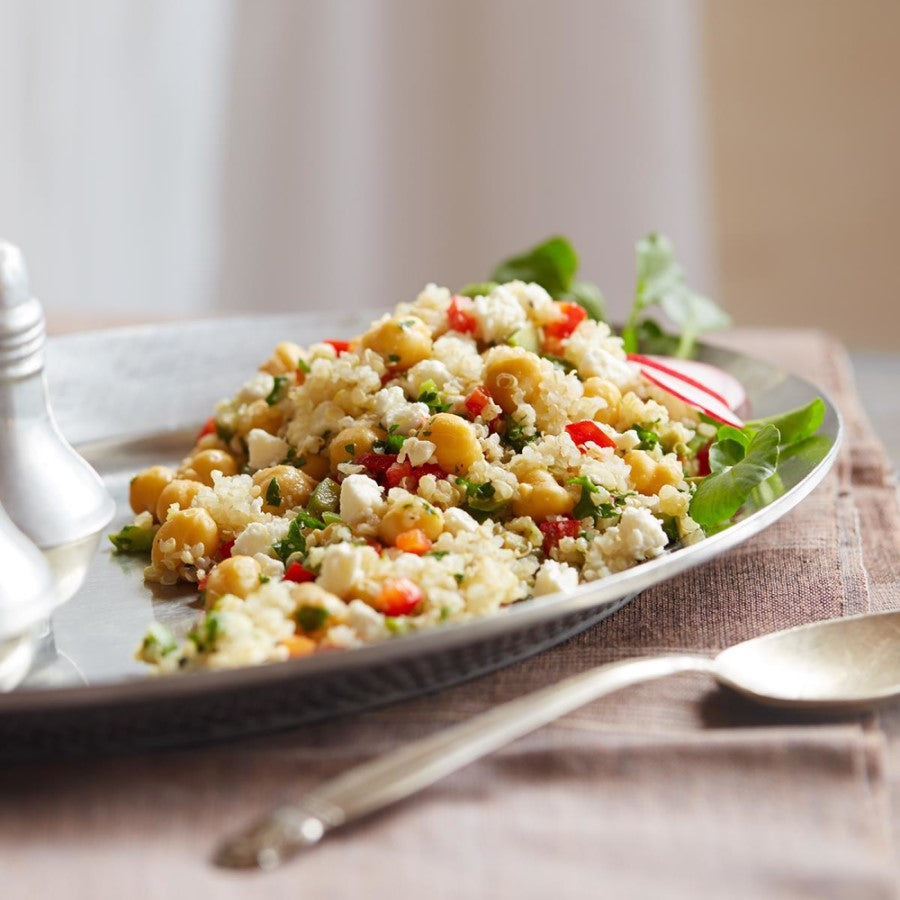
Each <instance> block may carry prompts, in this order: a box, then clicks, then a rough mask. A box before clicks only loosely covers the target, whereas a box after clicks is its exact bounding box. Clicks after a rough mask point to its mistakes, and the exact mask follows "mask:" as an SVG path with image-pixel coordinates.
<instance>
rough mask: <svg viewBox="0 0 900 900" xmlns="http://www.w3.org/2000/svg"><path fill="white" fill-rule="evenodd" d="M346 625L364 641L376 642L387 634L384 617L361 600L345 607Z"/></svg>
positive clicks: (353, 601)
mask: <svg viewBox="0 0 900 900" xmlns="http://www.w3.org/2000/svg"><path fill="white" fill-rule="evenodd" d="M347 624H348V625H349V626H350V627H351V628H352V629H353V630H354V631H355V632H356V633H357V634H358V635H359V636H360V637H361V638H362V639H363V640H364V641H377V640H378V639H379V638H383V637H387V635H388V634H389V632H388V630H387V628H386V627H385V624H384V616H383V615H382V614H381V613H380V612H378V611H377V610H374V609H372V607H371V606H369V604H368V603H363V601H362V600H351V601H350V603H349V605H348V606H347Z"/></svg>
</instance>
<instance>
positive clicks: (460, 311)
mask: <svg viewBox="0 0 900 900" xmlns="http://www.w3.org/2000/svg"><path fill="white" fill-rule="evenodd" d="M462 303H463V299H462V298H461V297H453V299H452V300H451V301H450V308H449V309H448V310H447V320H448V321H449V322H450V327H451V328H452V329H453V330H454V331H459V332H461V333H462V334H474V332H475V329H476V328H478V320H477V319H476V318H475V316H473V315H472V313H470V312H469V310H467V309H466V308H465V307H464V306H463V305H462Z"/></svg>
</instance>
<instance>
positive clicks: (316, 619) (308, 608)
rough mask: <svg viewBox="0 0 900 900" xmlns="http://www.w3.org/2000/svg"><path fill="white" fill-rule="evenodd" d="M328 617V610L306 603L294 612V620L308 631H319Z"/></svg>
mask: <svg viewBox="0 0 900 900" xmlns="http://www.w3.org/2000/svg"><path fill="white" fill-rule="evenodd" d="M327 619H328V610H327V609H323V608H322V607H321V606H312V605H310V604H309V603H304V604H303V605H302V606H299V607H298V608H297V610H296V612H295V613H294V621H295V622H296V623H297V624H298V625H299V626H300V627H301V628H302V629H303V630H304V631H305V632H306V633H307V634H309V633H310V632H312V631H318V630H319V629H320V628H321V627H322V626H323V625H324V624H325V622H326V621H327Z"/></svg>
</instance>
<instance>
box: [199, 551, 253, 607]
mask: <svg viewBox="0 0 900 900" xmlns="http://www.w3.org/2000/svg"><path fill="white" fill-rule="evenodd" d="M261 571H262V570H261V569H260V567H259V563H258V562H257V561H256V560H255V559H254V558H253V557H252V556H240V555H238V556H231V557H229V558H228V559H223V560H222V562H220V563H219V564H218V565H217V566H216V567H215V568H214V569H213V570H212V572H210V573H209V578H207V580H206V597H207V601H208V600H209V599H211V598H215V597H221V596H222V595H223V594H234V596H235V597H240V598H241V599H242V600H243V599H245V598H246V597H247V595H248V594H249V593H251V592H252V591H255V590H256V589H257V588H258V587H259V584H260V581H259V576H260V573H261Z"/></svg>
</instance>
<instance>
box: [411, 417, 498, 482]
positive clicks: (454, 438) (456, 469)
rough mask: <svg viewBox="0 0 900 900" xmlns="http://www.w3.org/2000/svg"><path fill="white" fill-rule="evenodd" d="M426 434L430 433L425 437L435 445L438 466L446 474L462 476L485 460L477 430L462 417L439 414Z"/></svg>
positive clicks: (426, 430)
mask: <svg viewBox="0 0 900 900" xmlns="http://www.w3.org/2000/svg"><path fill="white" fill-rule="evenodd" d="M425 432H426V433H427V432H430V434H426V435H425V436H427V438H428V440H430V441H431V442H432V443H433V444H434V445H435V447H436V450H435V456H436V457H437V461H438V465H439V466H440V467H441V468H442V469H443V470H444V471H445V472H451V473H453V474H455V475H461V474H463V473H464V472H468V471H469V469H470V468H471V467H472V465H473V464H474V463H476V462H478V461H479V460H482V459H484V453H483V452H482V450H481V445H480V444H479V443H478V436H477V435H476V433H475V429H474V428H473V427H472V425H471V424H470V423H469V422H467V421H466V420H465V419H463V418H461V417H460V416H454V415H453V414H452V413H438V414H437V415H436V416H435V417H434V418H433V419H432V420H431V423H430V424H429V425H428V427H427V428H426V429H425Z"/></svg>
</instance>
